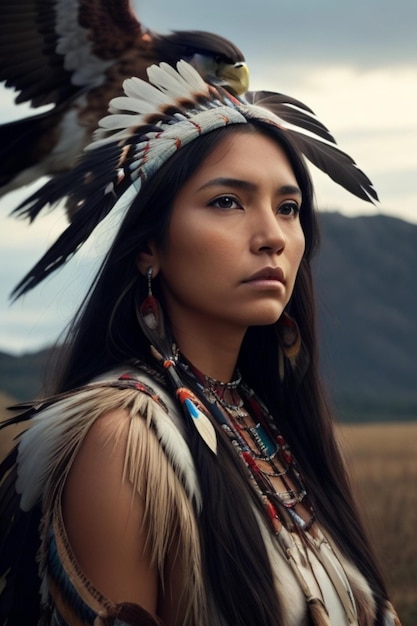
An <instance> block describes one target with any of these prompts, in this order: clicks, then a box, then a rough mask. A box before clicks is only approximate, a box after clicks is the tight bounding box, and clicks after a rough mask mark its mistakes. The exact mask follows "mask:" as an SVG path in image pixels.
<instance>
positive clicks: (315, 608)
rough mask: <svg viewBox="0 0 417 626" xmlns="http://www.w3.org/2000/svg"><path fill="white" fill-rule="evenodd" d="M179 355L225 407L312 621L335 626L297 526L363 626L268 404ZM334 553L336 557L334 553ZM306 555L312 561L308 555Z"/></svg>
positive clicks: (219, 417)
mask: <svg viewBox="0 0 417 626" xmlns="http://www.w3.org/2000/svg"><path fill="white" fill-rule="evenodd" d="M176 359H177V364H178V365H180V367H182V368H183V369H184V370H185V371H187V373H188V374H190V375H191V376H193V378H194V379H195V381H196V383H197V385H198V386H199V388H200V390H201V391H202V393H203V394H204V396H205V397H206V399H207V400H208V401H209V402H210V403H211V404H212V405H213V408H214V407H215V406H216V404H217V405H219V406H220V407H221V408H222V409H223V410H213V411H212V414H213V417H215V419H216V421H217V422H218V423H219V425H220V427H221V428H222V430H223V431H224V432H225V434H226V435H227V437H228V439H229V440H230V442H231V444H232V448H233V449H234V450H235V451H236V452H237V454H238V455H239V456H240V458H241V459H242V461H243V462H244V464H245V465H246V467H247V470H248V473H249V478H250V479H251V482H252V484H253V485H254V487H255V490H256V492H257V493H258V495H259V496H260V498H261V500H262V503H263V505H264V508H265V510H266V512H267V514H268V518H269V520H270V522H271V526H272V531H273V533H274V535H275V537H276V538H277V539H278V542H279V544H280V545H281V548H282V550H283V552H284V554H285V556H286V558H287V560H288V563H289V565H290V567H291V569H292V571H293V573H294V575H295V577H296V579H297V581H298V583H299V585H300V587H301V589H302V591H303V593H304V596H305V598H306V601H307V606H308V607H309V613H310V616H311V618H312V623H313V624H314V625H315V626H330V621H329V619H328V614H327V610H326V608H325V607H324V604H323V601H322V600H321V599H319V598H318V597H317V596H315V595H314V594H313V593H312V592H311V589H310V587H309V584H308V583H307V581H306V579H305V577H304V574H303V573H302V571H301V570H300V567H299V564H298V563H297V559H296V558H295V556H294V550H298V551H299V548H297V547H296V544H295V543H294V541H293V540H292V539H291V538H290V533H291V531H294V530H298V532H297V534H298V536H299V537H300V540H301V542H302V543H304V545H305V546H306V547H307V546H308V547H309V548H310V550H311V551H312V552H313V553H314V554H315V556H316V558H317V559H318V560H319V561H320V562H321V564H322V566H323V567H324V569H325V570H326V572H327V575H328V576H329V579H330V580H331V581H332V583H333V585H334V588H335V590H336V592H337V594H338V596H339V599H340V601H341V603H342V606H343V608H344V610H345V614H346V617H347V621H348V623H349V625H351V626H358V618H357V611H356V606H355V601H354V598H353V595H352V591H351V589H350V585H349V582H348V580H347V578H346V575H345V574H344V571H343V568H342V567H341V565H340V562H339V561H338V557H337V556H336V554H335V553H334V551H333V550H332V548H331V546H330V544H329V543H328V541H327V540H326V538H325V537H324V535H323V534H322V532H321V530H320V529H316V530H315V535H316V538H314V537H313V536H312V535H310V533H309V532H308V531H309V530H310V529H311V528H312V526H313V524H314V522H315V519H316V518H315V514H314V510H313V507H312V505H311V502H310V500H309V497H308V494H307V490H306V488H305V486H304V482H303V480H302V476H301V472H300V469H299V467H298V463H297V461H296V459H295V458H294V456H293V454H292V452H291V450H290V448H289V446H288V444H287V442H286V441H285V439H284V437H283V435H282V434H281V433H280V431H279V430H278V428H277V426H276V424H275V423H274V421H273V418H272V416H271V414H270V413H269V411H268V409H267V408H266V406H265V405H264V403H263V402H262V401H261V400H260V398H258V397H257V395H256V394H255V392H254V391H253V390H252V389H250V387H248V386H247V385H246V384H245V383H244V382H243V381H242V377H241V375H240V373H239V372H237V376H236V378H235V379H234V380H232V381H231V382H228V383H223V382H220V381H216V380H215V379H213V378H210V377H209V376H206V375H204V374H202V373H201V372H200V371H199V370H198V369H197V368H195V367H194V366H193V365H191V364H190V363H187V362H184V361H183V360H182V359H181V360H180V359H179V353H178V352H177V355H176ZM249 420H251V421H253V424H251V425H248V424H247V422H248V421H249ZM244 433H247V434H248V436H249V438H250V440H251V442H252V444H253V446H250V445H248V442H247V440H246V439H245V437H244ZM254 447H255V448H256V449H255V450H254ZM262 464H266V465H268V466H269V468H270V469H268V470H265V469H263V468H262ZM274 478H278V479H279V480H280V481H281V482H282V484H283V485H284V487H285V491H277V490H276V488H275V487H274V485H273V484H272V481H271V479H272V480H273V479H274ZM299 504H302V506H303V509H304V515H305V513H308V515H309V518H308V519H307V520H305V519H304V518H303V517H302V516H301V515H300V514H299V513H298V512H297V511H296V507H297V505H299ZM329 553H331V554H332V556H329ZM300 554H301V553H300ZM303 554H304V555H306V553H303ZM303 558H304V557H303V556H302V559H303ZM304 560H305V561H306V562H308V561H309V559H308V557H307V558H306V559H304ZM335 563H338V565H335ZM341 572H342V573H341ZM313 575H314V574H313Z"/></svg>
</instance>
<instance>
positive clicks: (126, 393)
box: [16, 367, 199, 510]
mask: <svg viewBox="0 0 417 626" xmlns="http://www.w3.org/2000/svg"><path fill="white" fill-rule="evenodd" d="M27 411H28V413H31V415H30V416H29V417H30V420H29V421H30V427H29V428H28V429H27V430H26V431H25V432H24V433H23V435H22V436H21V440H20V443H19V447H18V467H19V478H18V481H17V485H16V487H17V490H18V492H19V493H20V494H21V502H20V506H21V508H22V509H23V510H30V509H31V508H32V506H33V505H34V504H35V503H36V502H37V501H39V500H40V499H41V498H42V494H43V493H44V492H45V490H48V489H49V488H51V489H53V490H55V488H56V484H57V482H59V483H60V482H62V481H64V480H65V478H66V475H67V473H68V471H69V469H70V467H71V465H72V463H73V461H74V459H75V458H76V456H77V454H78V452H79V450H80V448H81V446H82V445H83V446H87V447H90V446H92V447H94V446H97V454H99V452H100V450H103V449H107V446H108V445H112V446H113V449H114V451H115V453H116V452H117V449H118V448H119V449H120V450H123V451H124V454H125V456H126V467H128V466H129V467H131V471H132V472H133V475H134V476H135V475H137V474H138V473H139V472H141V471H142V470H143V469H144V467H143V463H145V462H146V463H147V464H148V465H149V464H150V462H151V460H152V458H151V454H150V451H151V450H153V451H154V457H160V456H161V458H163V459H165V460H166V461H168V463H169V464H170V465H171V466H172V467H173V468H175V471H176V473H177V475H178V477H179V478H180V480H181V482H182V483H183V485H184V487H185V489H186V491H187V494H188V496H189V497H191V498H192V499H197V500H198V499H199V495H198V494H199V492H198V486H197V482H196V477H195V470H194V463H193V460H192V457H191V453H190V451H189V449H188V446H187V444H186V442H185V439H184V434H183V430H182V419H181V415H180V413H179V409H178V405H177V404H176V402H175V400H173V399H172V397H171V396H170V394H169V393H168V391H167V389H166V387H165V386H164V385H163V383H162V381H160V380H157V379H156V378H155V377H153V376H152V374H151V373H149V372H143V371H141V370H139V369H137V368H132V367H130V368H118V369H117V370H113V371H111V372H107V373H106V374H104V375H101V376H100V377H98V378H96V379H94V380H93V381H91V382H90V383H88V384H87V385H84V386H83V387H80V388H78V389H75V390H72V391H70V392H66V393H63V394H59V395H57V396H54V397H52V398H48V399H46V400H44V401H42V402H39V403H37V404H36V405H34V406H32V407H30V408H29V409H28V410H27ZM87 435H88V436H87ZM155 461H156V462H158V461H157V459H156V458H155Z"/></svg>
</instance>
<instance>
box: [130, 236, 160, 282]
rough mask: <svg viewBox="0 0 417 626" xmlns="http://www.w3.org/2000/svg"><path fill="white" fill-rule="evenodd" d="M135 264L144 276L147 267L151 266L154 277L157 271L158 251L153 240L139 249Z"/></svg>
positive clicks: (158, 264)
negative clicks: (142, 248)
mask: <svg viewBox="0 0 417 626" xmlns="http://www.w3.org/2000/svg"><path fill="white" fill-rule="evenodd" d="M136 265H137V267H138V270H139V272H140V273H141V274H142V276H146V272H147V270H148V267H152V276H153V278H155V276H157V274H158V272H159V268H160V263H159V252H158V248H157V247H156V245H155V243H154V242H151V243H149V244H148V245H147V246H146V248H145V249H144V250H141V251H140V252H139V254H138V256H137V259H136Z"/></svg>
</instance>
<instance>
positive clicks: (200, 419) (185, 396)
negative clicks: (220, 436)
mask: <svg viewBox="0 0 417 626" xmlns="http://www.w3.org/2000/svg"><path fill="white" fill-rule="evenodd" d="M152 273H153V270H152V267H148V269H147V270H146V279H147V282H148V295H147V296H146V298H145V299H144V301H143V302H142V303H141V304H139V303H138V302H137V301H136V303H135V306H136V317H137V320H138V322H139V325H140V327H141V329H142V331H143V334H144V335H145V337H146V338H147V339H148V340H149V342H150V344H151V353H152V356H153V357H154V358H155V359H156V360H157V361H158V362H159V363H161V364H162V366H163V367H164V369H165V370H166V372H167V374H168V375H169V379H170V381H171V383H172V384H173V386H174V388H175V390H176V391H175V393H176V396H177V398H178V400H179V401H180V403H181V405H182V407H183V410H184V413H185V414H186V415H187V416H188V417H190V418H191V421H192V423H193V424H194V426H195V428H196V429H197V431H198V433H199V435H200V437H201V438H202V439H203V441H204V442H205V443H206V445H207V446H208V447H209V448H210V450H211V451H212V452H214V454H217V436H216V431H215V429H214V426H213V424H212V423H211V421H210V419H209V418H208V417H207V415H205V414H204V413H203V411H202V410H201V408H200V407H199V401H198V399H197V398H196V396H195V395H194V394H193V393H192V391H191V390H190V389H187V388H186V387H184V385H183V383H182V381H181V378H180V377H179V375H178V373H177V371H176V359H175V356H174V354H173V350H172V344H171V343H170V341H169V340H168V338H167V336H166V333H165V323H164V315H163V311H162V307H161V305H160V304H159V302H158V300H157V299H156V298H155V296H154V295H153V293H152Z"/></svg>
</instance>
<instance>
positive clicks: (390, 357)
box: [315, 213, 417, 418]
mask: <svg viewBox="0 0 417 626" xmlns="http://www.w3.org/2000/svg"><path fill="white" fill-rule="evenodd" d="M320 221H321V231H322V247H321V251H320V254H319V256H318V258H317V260H316V264H315V275H316V284H317V291H318V308H319V320H320V330H321V337H322V365H323V371H324V374H325V377H326V380H327V381H328V386H329V387H330V389H331V391H332V395H333V397H334V398H335V401H336V404H337V405H338V406H339V407H341V412H342V414H344V416H345V417H347V416H349V417H350V418H352V417H353V415H354V414H356V415H357V416H358V417H359V418H360V415H361V413H362V412H365V413H367V416H368V418H369V417H370V413H372V412H373V413H374V414H375V416H379V417H381V416H385V417H389V416H390V415H392V413H391V412H392V411H395V413H396V415H397V416H398V417H400V416H404V417H405V416H414V417H417V356H416V355H417V323H416V320H417V280H416V274H417V225H414V224H410V223H408V222H404V221H402V220H398V219H395V218H392V217H386V216H376V217H374V216H372V217H357V218H353V219H352V218H346V217H343V216H342V215H340V214H338V213H324V214H322V215H321V218H320Z"/></svg>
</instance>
